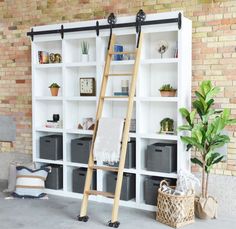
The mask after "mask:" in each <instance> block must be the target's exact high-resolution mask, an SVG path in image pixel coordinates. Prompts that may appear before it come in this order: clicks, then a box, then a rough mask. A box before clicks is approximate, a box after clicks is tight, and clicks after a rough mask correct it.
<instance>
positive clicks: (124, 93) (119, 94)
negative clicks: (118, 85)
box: [114, 92, 129, 96]
mask: <svg viewBox="0 0 236 229" xmlns="http://www.w3.org/2000/svg"><path fill="white" fill-rule="evenodd" d="M114 96H129V92H114Z"/></svg>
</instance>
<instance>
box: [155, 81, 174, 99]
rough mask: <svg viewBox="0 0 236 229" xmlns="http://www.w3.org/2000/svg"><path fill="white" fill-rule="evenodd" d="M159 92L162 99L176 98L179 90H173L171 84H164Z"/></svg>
mask: <svg viewBox="0 0 236 229" xmlns="http://www.w3.org/2000/svg"><path fill="white" fill-rule="evenodd" d="M159 91H160V93H161V96H162V97H174V96H176V91H177V89H175V88H173V87H172V86H171V85H170V84H164V85H162V87H161V88H160V89H159Z"/></svg>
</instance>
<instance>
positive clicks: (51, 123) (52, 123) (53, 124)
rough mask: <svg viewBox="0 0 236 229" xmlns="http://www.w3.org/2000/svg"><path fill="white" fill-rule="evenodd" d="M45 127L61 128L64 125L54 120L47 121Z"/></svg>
mask: <svg viewBox="0 0 236 229" xmlns="http://www.w3.org/2000/svg"><path fill="white" fill-rule="evenodd" d="M45 127H47V128H61V127H62V125H61V121H57V122H55V121H53V120H47V122H46V124H45Z"/></svg>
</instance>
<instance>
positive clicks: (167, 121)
mask: <svg viewBox="0 0 236 229" xmlns="http://www.w3.org/2000/svg"><path fill="white" fill-rule="evenodd" d="M160 126H161V129H160V132H159V133H160V134H174V120H173V119H171V118H164V119H162V120H161V122H160Z"/></svg>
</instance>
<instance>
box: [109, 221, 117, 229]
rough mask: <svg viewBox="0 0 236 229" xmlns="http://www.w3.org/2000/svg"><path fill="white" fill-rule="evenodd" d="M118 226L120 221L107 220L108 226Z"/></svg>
mask: <svg viewBox="0 0 236 229" xmlns="http://www.w3.org/2000/svg"><path fill="white" fill-rule="evenodd" d="M119 226H120V222H118V221H116V222H114V223H112V222H111V220H110V221H109V222H108V227H113V228H118V227H119Z"/></svg>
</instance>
